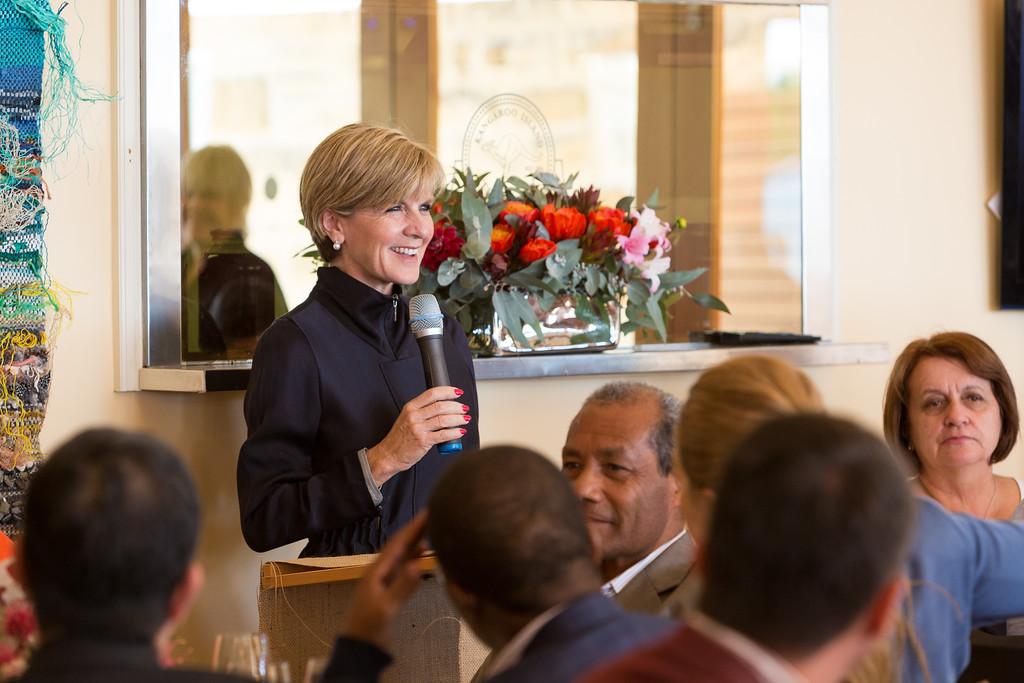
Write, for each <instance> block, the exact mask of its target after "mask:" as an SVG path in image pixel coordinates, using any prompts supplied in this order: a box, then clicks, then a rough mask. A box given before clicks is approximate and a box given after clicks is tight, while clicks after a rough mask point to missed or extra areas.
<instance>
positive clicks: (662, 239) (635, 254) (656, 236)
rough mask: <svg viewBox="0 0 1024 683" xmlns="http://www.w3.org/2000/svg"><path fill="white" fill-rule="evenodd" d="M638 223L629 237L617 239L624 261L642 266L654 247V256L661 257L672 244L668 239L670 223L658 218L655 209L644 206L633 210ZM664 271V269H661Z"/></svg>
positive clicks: (633, 215)
mask: <svg viewBox="0 0 1024 683" xmlns="http://www.w3.org/2000/svg"><path fill="white" fill-rule="evenodd" d="M631 215H632V217H633V219H634V220H635V221H636V225H634V226H633V229H632V230H630V232H629V237H623V236H621V235H620V236H618V237H617V238H616V239H617V240H618V242H619V246H620V247H622V252H623V256H622V262H623V263H627V264H629V265H632V266H638V267H639V266H642V265H643V263H644V260H645V259H646V258H647V254H648V253H649V252H650V251H651V250H652V249H653V250H654V258H661V255H662V254H663V253H665V252H666V251H667V250H668V248H669V246H670V244H669V241H668V237H667V236H668V231H669V227H668V223H666V222H665V221H663V220H661V219H660V218H658V216H657V214H655V213H654V209H651V208H648V207H644V210H643V211H642V212H640V213H637V212H636V211H633V212H632V214H631ZM660 272H664V271H660Z"/></svg>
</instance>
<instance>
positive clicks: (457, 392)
mask: <svg viewBox="0 0 1024 683" xmlns="http://www.w3.org/2000/svg"><path fill="white" fill-rule="evenodd" d="M464 393H466V392H464V391H463V390H462V389H456V390H455V395H456V396H462V395H463V394H464Z"/></svg>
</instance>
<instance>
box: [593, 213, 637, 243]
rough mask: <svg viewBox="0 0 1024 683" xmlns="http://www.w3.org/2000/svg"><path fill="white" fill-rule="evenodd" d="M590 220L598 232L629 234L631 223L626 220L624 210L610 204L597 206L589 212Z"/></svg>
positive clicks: (624, 235) (626, 235) (625, 235)
mask: <svg viewBox="0 0 1024 683" xmlns="http://www.w3.org/2000/svg"><path fill="white" fill-rule="evenodd" d="M590 222H591V223H593V224H594V227H595V228H596V229H597V230H598V231H599V232H610V233H611V234H613V235H622V236H623V237H628V236H629V231H630V230H631V229H632V228H633V225H632V224H631V223H630V222H629V221H627V220H626V212H625V211H623V210H622V209H616V208H613V207H610V206H599V207H597V208H596V209H594V210H593V211H591V212H590Z"/></svg>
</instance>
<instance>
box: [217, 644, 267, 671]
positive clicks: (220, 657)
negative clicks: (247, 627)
mask: <svg viewBox="0 0 1024 683" xmlns="http://www.w3.org/2000/svg"><path fill="white" fill-rule="evenodd" d="M266 653H267V637H266V636H265V635H263V634H262V633H219V634H217V638H216V639H215V640H214V641H213V670H214V671H222V672H224V673H229V674H235V675H238V676H243V677H246V678H252V679H260V678H263V677H264V675H265V674H266V666H267V659H266V657H267V655H266Z"/></svg>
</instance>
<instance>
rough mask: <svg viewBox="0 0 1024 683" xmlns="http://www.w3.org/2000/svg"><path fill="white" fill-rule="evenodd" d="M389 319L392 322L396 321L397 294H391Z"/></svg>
mask: <svg viewBox="0 0 1024 683" xmlns="http://www.w3.org/2000/svg"><path fill="white" fill-rule="evenodd" d="M391 320H392V322H396V323H397V322H398V295H397V294H392V295H391Z"/></svg>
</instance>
